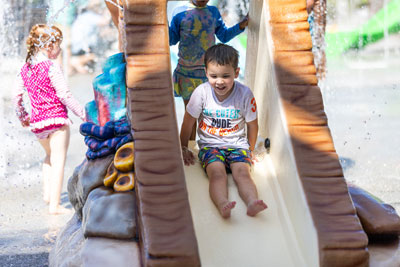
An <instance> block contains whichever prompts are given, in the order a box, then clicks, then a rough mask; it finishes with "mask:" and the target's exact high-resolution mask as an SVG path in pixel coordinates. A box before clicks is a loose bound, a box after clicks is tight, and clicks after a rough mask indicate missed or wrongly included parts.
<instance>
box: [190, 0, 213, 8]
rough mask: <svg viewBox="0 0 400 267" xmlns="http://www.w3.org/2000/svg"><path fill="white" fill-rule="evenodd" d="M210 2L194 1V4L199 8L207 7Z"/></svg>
mask: <svg viewBox="0 0 400 267" xmlns="http://www.w3.org/2000/svg"><path fill="white" fill-rule="evenodd" d="M208 1H209V0H192V4H193V5H195V6H197V7H205V6H206V5H207V3H208Z"/></svg>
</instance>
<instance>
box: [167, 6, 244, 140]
mask: <svg viewBox="0 0 400 267" xmlns="http://www.w3.org/2000/svg"><path fill="white" fill-rule="evenodd" d="M207 3H208V0H191V1H190V3H188V4H187V5H184V6H180V7H178V8H176V9H175V10H174V16H173V18H172V20H171V26H170V27H169V44H170V45H175V44H177V43H178V42H179V53H178V57H179V60H178V65H177V67H176V69H175V71H174V74H173V82H174V91H175V96H181V97H182V99H183V102H184V104H185V107H186V105H187V103H188V102H189V99H190V96H191V95H192V93H193V91H194V89H195V88H196V87H197V86H199V85H200V84H202V83H204V82H207V77H206V73H205V72H204V63H203V62H204V61H203V56H204V53H205V52H206V50H207V49H208V48H209V47H211V46H212V45H214V44H215V36H217V37H218V39H219V40H220V41H221V42H223V43H226V42H229V41H230V40H231V39H232V38H234V37H235V36H237V35H238V34H240V33H242V32H243V31H244V29H245V28H246V27H247V24H248V18H247V17H245V18H244V19H243V20H242V21H241V22H240V23H238V24H236V25H234V26H233V27H231V28H227V27H226V26H225V23H224V21H223V20H222V17H221V14H220V13H219V11H218V9H217V8H216V7H215V6H209V5H207ZM195 136H196V134H195V130H193V132H192V135H191V140H194V139H195Z"/></svg>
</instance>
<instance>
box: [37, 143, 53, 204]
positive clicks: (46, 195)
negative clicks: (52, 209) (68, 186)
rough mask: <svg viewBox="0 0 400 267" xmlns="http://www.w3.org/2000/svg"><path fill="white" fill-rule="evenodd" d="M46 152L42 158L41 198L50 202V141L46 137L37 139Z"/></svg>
mask: <svg viewBox="0 0 400 267" xmlns="http://www.w3.org/2000/svg"><path fill="white" fill-rule="evenodd" d="M38 140H39V143H40V144H41V145H42V147H43V149H44V151H45V152H46V157H45V158H44V160H43V165H42V173H43V200H44V201H45V202H46V203H49V202H50V178H51V164H50V154H51V151H50V141H49V139H48V138H46V139H38Z"/></svg>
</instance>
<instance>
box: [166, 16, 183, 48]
mask: <svg viewBox="0 0 400 267" xmlns="http://www.w3.org/2000/svg"><path fill="white" fill-rule="evenodd" d="M181 16H182V15H179V14H176V15H175V16H173V17H172V21H171V25H170V26H169V27H168V34H169V45H176V44H177V43H178V42H179V40H180V39H181V36H180V26H179V25H180V17H181Z"/></svg>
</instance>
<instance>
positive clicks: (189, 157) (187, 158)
mask: <svg viewBox="0 0 400 267" xmlns="http://www.w3.org/2000/svg"><path fill="white" fill-rule="evenodd" d="M182 157H183V162H184V163H185V165H186V166H190V165H194V155H193V153H192V151H190V150H189V148H187V147H186V146H183V147H182Z"/></svg>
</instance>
